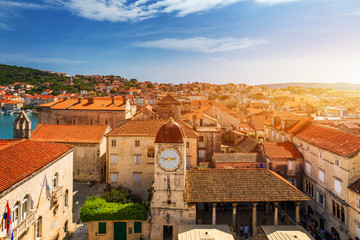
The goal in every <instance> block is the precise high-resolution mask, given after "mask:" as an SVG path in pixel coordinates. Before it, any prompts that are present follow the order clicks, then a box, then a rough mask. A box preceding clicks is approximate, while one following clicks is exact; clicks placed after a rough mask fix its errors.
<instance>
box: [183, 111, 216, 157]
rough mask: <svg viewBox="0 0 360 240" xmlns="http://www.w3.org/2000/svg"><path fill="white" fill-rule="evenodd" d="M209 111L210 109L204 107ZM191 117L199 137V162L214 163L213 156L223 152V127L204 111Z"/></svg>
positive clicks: (196, 112)
mask: <svg viewBox="0 0 360 240" xmlns="http://www.w3.org/2000/svg"><path fill="white" fill-rule="evenodd" d="M204 108H205V109H208V107H204ZM204 108H202V109H200V110H198V111H195V112H193V113H191V114H190V115H189V118H188V120H189V122H190V123H191V124H192V126H193V130H194V131H196V133H197V134H198V135H199V139H198V146H197V148H198V162H208V163H210V162H212V157H213V154H214V153H216V152H221V127H220V125H219V124H218V122H217V120H216V119H214V118H212V117H210V116H208V115H206V114H205V113H204V112H203V111H202V110H203V109H204Z"/></svg>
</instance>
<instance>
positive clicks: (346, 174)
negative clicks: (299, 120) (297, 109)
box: [293, 137, 360, 239]
mask: <svg viewBox="0 0 360 240" xmlns="http://www.w3.org/2000/svg"><path fill="white" fill-rule="evenodd" d="M293 143H294V144H295V145H296V146H297V147H298V149H299V151H300V152H301V153H302V154H303V156H304V179H303V191H304V192H305V193H306V194H307V195H308V196H309V197H311V198H312V201H310V202H308V203H307V204H306V210H307V213H308V216H309V217H310V219H314V220H316V221H317V222H318V224H319V227H320V228H321V227H323V228H325V229H327V230H328V231H329V232H331V231H332V229H335V230H336V232H337V233H338V234H339V236H340V239H346V238H348V229H349V224H350V218H349V211H350V208H349V203H348V202H349V199H348V191H349V190H348V189H347V187H348V186H349V184H350V183H352V182H353V181H354V180H355V179H356V176H359V166H358V164H356V163H358V162H359V161H360V156H358V155H357V156H354V157H352V158H346V157H343V156H340V155H337V154H335V153H333V152H330V151H326V150H324V149H322V148H320V147H318V146H316V145H313V144H310V143H308V142H306V141H304V140H302V139H300V138H298V137H294V139H293ZM356 166H357V167H356ZM308 206H310V208H309V207H308ZM310 209H312V211H313V214H312V213H311V210H310ZM309 210H310V212H309ZM310 219H309V220H310Z"/></svg>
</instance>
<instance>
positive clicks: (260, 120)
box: [251, 116, 267, 130]
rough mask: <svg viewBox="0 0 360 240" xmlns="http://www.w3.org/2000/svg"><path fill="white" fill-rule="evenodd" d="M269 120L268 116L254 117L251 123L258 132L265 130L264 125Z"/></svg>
mask: <svg viewBox="0 0 360 240" xmlns="http://www.w3.org/2000/svg"><path fill="white" fill-rule="evenodd" d="M266 120H267V116H252V117H251V122H252V124H253V126H254V128H255V129H256V130H264V128H265V127H264V125H265V124H264V123H265V121H266Z"/></svg>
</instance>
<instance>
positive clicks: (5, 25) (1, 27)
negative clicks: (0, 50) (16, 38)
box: [0, 23, 13, 30]
mask: <svg viewBox="0 0 360 240" xmlns="http://www.w3.org/2000/svg"><path fill="white" fill-rule="evenodd" d="M0 29H4V30H13V29H12V28H11V27H9V26H8V25H7V24H5V23H0Z"/></svg>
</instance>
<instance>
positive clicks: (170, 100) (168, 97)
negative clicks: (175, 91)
mask: <svg viewBox="0 0 360 240" xmlns="http://www.w3.org/2000/svg"><path fill="white" fill-rule="evenodd" d="M167 104H175V105H180V102H179V101H178V100H176V99H175V98H174V97H173V96H171V95H170V94H167V95H166V96H165V97H163V98H162V99H160V100H159V101H158V102H157V105H167Z"/></svg>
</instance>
